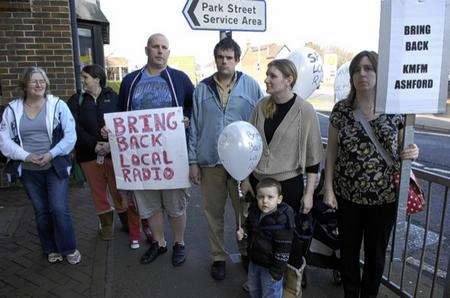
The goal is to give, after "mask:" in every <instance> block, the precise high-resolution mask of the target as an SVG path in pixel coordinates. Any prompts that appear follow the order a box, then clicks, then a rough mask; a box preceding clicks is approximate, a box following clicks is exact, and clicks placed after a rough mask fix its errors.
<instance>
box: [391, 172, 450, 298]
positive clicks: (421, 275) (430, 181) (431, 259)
mask: <svg viewBox="0 0 450 298" xmlns="http://www.w3.org/2000/svg"><path fill="white" fill-rule="evenodd" d="M413 170H414V173H415V175H416V177H417V178H418V179H419V180H420V182H421V186H422V189H423V191H424V193H425V196H426V202H427V205H426V210H425V211H424V212H421V213H418V214H414V215H411V216H407V217H406V223H405V225H406V227H400V228H406V231H404V240H403V241H402V242H401V243H402V245H403V251H402V252H403V253H402V256H401V257H400V258H395V257H394V254H393V253H392V252H393V246H394V245H398V241H397V240H396V239H391V244H390V252H391V253H390V254H389V256H388V257H387V258H388V261H387V266H386V268H385V274H384V275H383V280H382V283H383V284H384V285H385V286H386V287H388V288H389V289H390V290H392V291H393V292H394V293H395V294H397V295H399V296H401V297H446V298H448V297H450V275H449V274H448V272H449V271H450V257H449V254H450V245H449V244H448V242H449V241H448V239H446V237H445V236H444V229H445V228H446V220H447V221H448V220H449V217H450V216H448V214H447V212H448V205H449V202H448V191H449V188H450V178H448V177H444V176H441V175H438V174H434V173H431V172H428V171H425V170H421V169H413ZM399 209H401V208H399ZM432 215H433V216H432ZM413 227H415V230H419V232H417V231H416V233H415V234H418V235H415V237H413V232H412V230H413ZM447 229H449V230H450V226H447ZM398 230H399V229H398V228H397V231H398ZM396 234H398V233H396ZM433 235H434V239H431V240H430V238H433ZM412 238H416V239H414V240H412ZM418 240H419V241H418ZM445 240H447V241H445ZM414 241H415V242H419V243H417V245H416V247H415V249H410V247H411V243H412V242H414ZM446 259H447V260H446Z"/></svg>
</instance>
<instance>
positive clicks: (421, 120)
mask: <svg viewBox="0 0 450 298" xmlns="http://www.w3.org/2000/svg"><path fill="white" fill-rule="evenodd" d="M308 101H309V102H311V104H312V105H313V106H314V108H315V109H316V111H318V112H320V113H324V114H329V113H330V112H331V110H332V109H333V106H334V104H335V102H334V95H333V91H332V90H331V89H327V88H321V89H318V90H317V91H315V92H314V93H313V94H312V95H311V96H310V97H309V98H308ZM415 128H416V129H417V130H424V131H431V132H437V133H444V134H450V114H421V115H416V121H415Z"/></svg>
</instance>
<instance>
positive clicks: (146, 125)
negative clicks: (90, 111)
mask: <svg viewBox="0 0 450 298" xmlns="http://www.w3.org/2000/svg"><path fill="white" fill-rule="evenodd" d="M104 117H105V124H106V127H107V128H108V129H109V130H110V131H111V134H110V135H109V144H110V147H111V155H112V160H113V165H114V173H115V175H116V183H117V188H118V189H128V190H136V189H175V188H187V187H190V183H189V164H188V158H187V148H186V135H185V130H184V124H183V122H182V121H183V110H182V108H180V107H178V108H163V109H150V110H139V111H131V112H123V113H109V114H105V116H104Z"/></svg>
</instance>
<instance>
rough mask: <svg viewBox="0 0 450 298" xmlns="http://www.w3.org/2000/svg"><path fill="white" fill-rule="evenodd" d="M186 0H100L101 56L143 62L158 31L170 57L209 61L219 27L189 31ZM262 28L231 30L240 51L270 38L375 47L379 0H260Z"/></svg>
mask: <svg viewBox="0 0 450 298" xmlns="http://www.w3.org/2000/svg"><path fill="white" fill-rule="evenodd" d="M186 2H187V1H186V0H163V1H158V0H125V1H113V0H101V9H102V11H103V13H104V14H105V15H106V17H107V19H108V20H109V22H110V45H107V46H105V54H106V55H107V56H108V55H111V56H120V57H125V58H127V59H128V61H129V64H130V67H132V68H134V66H135V65H138V66H141V65H144V64H145V62H146V57H145V52H144V47H145V45H146V42H147V39H148V37H149V36H150V35H151V34H153V33H157V32H160V33H163V34H164V35H166V36H167V38H168V39H169V43H170V50H171V55H172V56H195V58H196V62H197V63H199V64H200V65H205V64H207V63H209V62H211V61H212V60H213V59H212V57H213V54H212V52H213V49H214V45H215V44H216V43H217V42H218V41H219V31H205V30H192V29H191V28H190V27H189V25H188V23H187V21H186V19H185V17H184V16H183V14H182V10H183V8H184V5H185V4H186ZM266 5H267V30H266V31H265V32H239V31H234V32H233V39H235V40H236V41H237V42H238V43H239V44H240V46H241V48H242V49H243V50H244V49H245V47H246V44H247V43H248V42H250V43H251V44H252V45H253V46H258V45H263V44H266V43H271V42H276V43H278V44H286V45H287V46H288V47H289V48H290V49H291V50H294V49H296V48H300V47H302V46H303V45H304V44H305V43H306V42H314V43H318V44H320V45H335V46H339V47H341V48H344V49H346V50H349V51H352V52H355V53H357V52H359V51H361V50H364V49H369V50H377V48H378V31H379V19H380V0H266Z"/></svg>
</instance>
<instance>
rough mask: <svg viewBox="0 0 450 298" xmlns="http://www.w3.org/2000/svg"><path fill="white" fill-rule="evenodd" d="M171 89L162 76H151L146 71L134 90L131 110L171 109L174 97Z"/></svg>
mask: <svg viewBox="0 0 450 298" xmlns="http://www.w3.org/2000/svg"><path fill="white" fill-rule="evenodd" d="M169 88H170V87H169V85H168V84H167V82H166V80H164V79H163V78H162V77H161V76H160V75H150V74H149V73H148V71H147V70H145V71H144V72H143V73H142V76H141V79H140V80H139V83H137V85H136V88H135V90H134V93H133V98H132V103H131V108H132V109H133V110H145V109H156V108H168V107H171V106H172V95H171V94H170V89H169Z"/></svg>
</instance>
